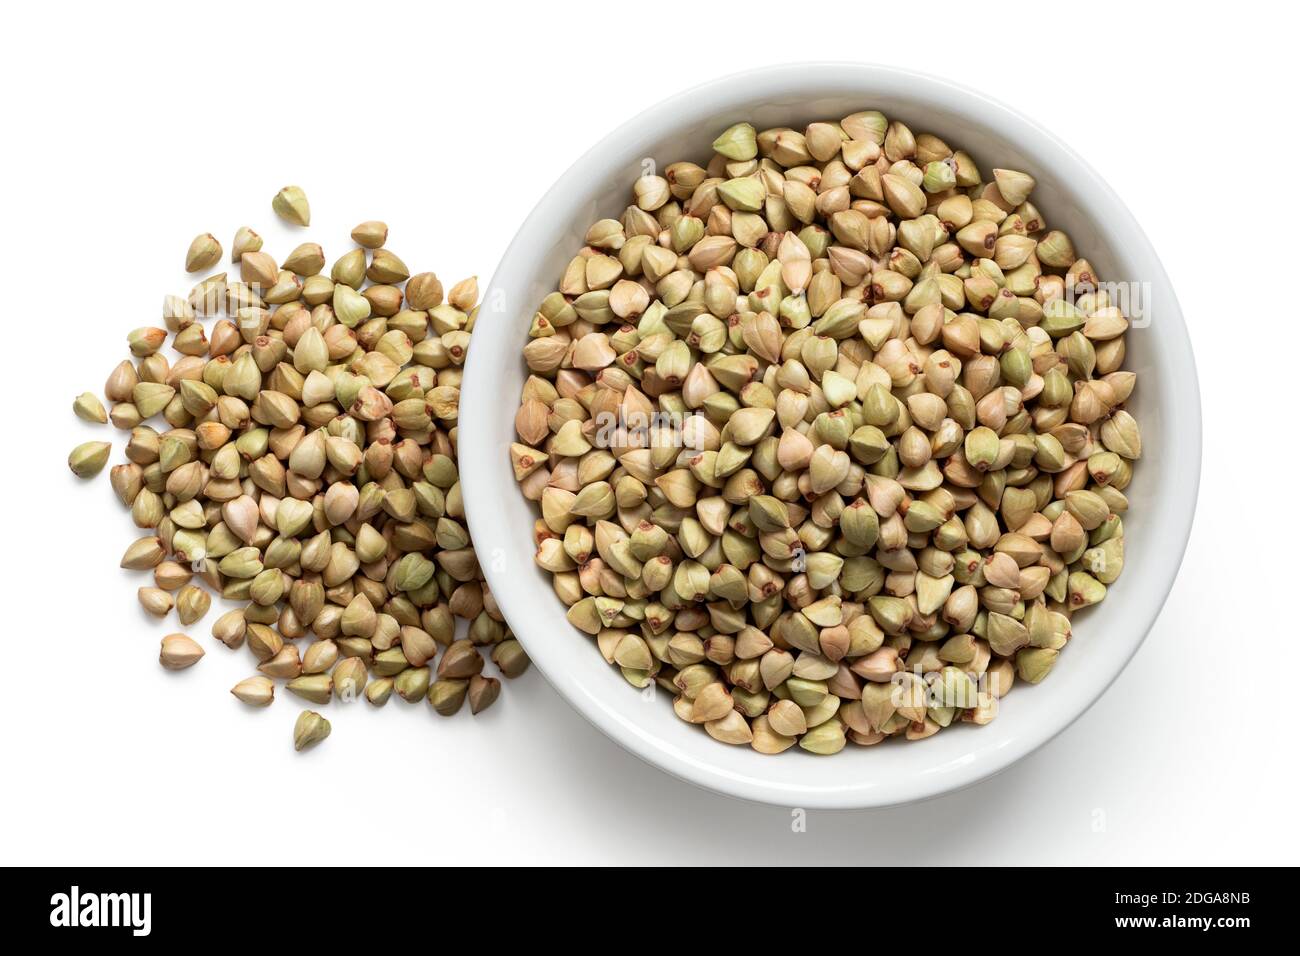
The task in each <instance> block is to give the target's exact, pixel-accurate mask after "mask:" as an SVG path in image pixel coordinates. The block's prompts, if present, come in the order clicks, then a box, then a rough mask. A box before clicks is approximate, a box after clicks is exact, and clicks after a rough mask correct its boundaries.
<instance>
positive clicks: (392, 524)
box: [68, 186, 528, 749]
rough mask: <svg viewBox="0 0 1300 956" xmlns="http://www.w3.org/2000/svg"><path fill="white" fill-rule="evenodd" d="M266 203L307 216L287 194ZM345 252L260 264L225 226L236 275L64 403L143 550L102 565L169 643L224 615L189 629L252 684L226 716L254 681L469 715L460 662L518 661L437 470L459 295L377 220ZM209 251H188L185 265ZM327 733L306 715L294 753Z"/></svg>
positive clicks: (252, 239)
mask: <svg viewBox="0 0 1300 956" xmlns="http://www.w3.org/2000/svg"><path fill="white" fill-rule="evenodd" d="M272 205H273V207H274V210H275V212H276V213H277V214H278V215H279V216H281V217H282V218H284V219H286V220H288V221H290V222H292V223H294V224H297V225H301V226H306V225H307V224H308V223H309V222H310V212H309V209H308V205H307V198H306V196H305V195H304V194H303V192H302V190H301V189H299V188H298V187H294V186H289V187H285V188H284V189H283V190H281V191H280V192H279V193H278V194H277V195H276V196H275V199H274V201H273V203H272ZM353 237H354V238H355V240H356V242H357V243H358V245H357V246H356V247H353V248H351V249H350V251H347V252H345V253H344V254H343V255H342V256H340V257H339V258H338V259H336V260H335V261H334V262H333V263H332V264H329V260H328V259H327V257H326V254H325V252H324V250H323V249H322V247H321V246H319V245H317V244H315V243H313V242H303V243H301V244H300V245H298V246H297V247H296V248H294V249H293V250H291V251H290V252H289V253H288V255H287V256H285V257H284V259H283V260H279V261H277V259H276V258H274V257H273V256H272V255H271V254H270V253H269V252H267V251H265V250H264V248H263V240H262V237H261V236H260V235H258V234H257V233H256V232H254V231H253V230H252V229H250V228H248V227H243V228H241V229H239V231H238V232H237V233H236V234H235V236H234V239H233V241H232V243H231V248H232V254H233V262H234V264H235V266H237V269H232V271H231V272H229V273H225V272H223V273H220V274H216V275H209V276H207V277H206V278H202V279H201V280H200V281H199V282H198V284H197V285H196V286H194V288H193V289H192V290H191V291H190V292H189V294H188V295H186V296H177V295H169V296H167V297H166V298H165V299H164V301H163V308H162V315H161V316H160V319H159V322H158V325H157V326H146V327H142V328H139V329H136V330H135V331H133V332H131V333H130V334H129V335H128V336H127V345H128V348H129V351H130V353H131V356H132V358H130V359H127V360H124V361H122V362H120V363H119V364H118V365H117V366H116V367H115V368H114V369H113V370H112V372H111V373H110V375H109V377H108V380H107V382H106V383H105V386H104V396H105V398H106V399H107V400H108V404H109V406H110V407H109V411H108V412H107V413H105V411H104V407H103V405H102V404H101V403H100V402H99V400H98V399H97V398H96V397H95V396H94V395H92V394H90V393H85V394H83V395H81V396H79V397H78V398H77V399H76V400H75V401H74V403H73V409H74V411H75V413H76V414H77V415H78V417H80V418H81V419H83V420H85V421H88V422H92V423H103V422H105V421H111V422H112V423H113V425H114V426H116V427H117V428H119V429H122V430H123V431H125V432H127V433H128V439H127V441H126V445H125V454H126V461H125V462H124V463H122V464H118V465H115V466H114V467H113V468H112V469H111V471H110V479H111V484H112V487H113V490H114V492H115V493H116V494H117V496H118V498H119V499H120V500H121V502H122V504H123V505H124V506H126V507H127V508H128V509H129V510H130V514H131V518H132V520H133V522H134V524H135V525H136V527H137V528H139V529H140V531H141V533H142V534H143V537H140V538H139V539H138V540H136V541H135V542H134V543H133V544H131V545H130V546H129V547H128V548H127V549H126V551H125V553H124V555H123V558H122V562H121V564H122V567H123V568H128V569H132V570H139V571H148V572H152V575H153V581H152V582H151V586H147V587H141V588H140V589H139V592H138V595H139V601H140V604H141V606H142V607H143V608H144V610H145V611H147V612H148V613H149V614H150V615H152V616H154V617H159V618H164V619H165V618H167V617H168V616H169V614H170V613H171V611H172V609H173V608H175V609H176V612H177V616H178V617H179V618H180V621H181V623H182V624H183V625H185V626H189V625H192V624H195V623H197V622H199V621H200V620H202V619H203V618H204V617H205V616H206V615H207V613H208V610H209V608H210V606H211V602H212V595H214V594H216V595H219V596H220V597H222V598H224V599H225V600H227V601H233V602H236V603H237V604H238V606H237V607H235V608H234V609H232V610H227V611H225V612H224V613H222V614H221V615H220V616H219V617H218V618H217V620H216V622H215V624H214V625H213V626H212V634H213V636H214V637H215V638H216V639H217V640H218V641H220V642H221V643H222V644H224V645H226V646H227V647H229V648H232V649H238V648H240V647H246V648H247V652H248V653H250V654H251V655H252V657H253V658H254V661H255V664H256V668H257V671H258V676H255V677H251V678H248V679H247V680H244V681H241V682H240V683H239V684H238V685H236V687H235V688H234V690H233V691H232V693H233V694H234V695H235V696H236V697H237V698H239V699H240V700H241V701H244V702H246V703H248V704H252V705H255V706H265V705H268V704H270V703H271V702H272V700H273V697H274V681H277V680H278V681H285V682H286V686H287V688H288V690H289V691H290V692H291V693H293V694H294V695H295V696H298V697H301V698H303V699H304V700H307V701H310V702H312V703H314V704H325V703H327V702H329V701H330V700H332V699H340V700H353V699H357V698H359V697H361V696H362V695H364V696H365V697H366V699H367V700H368V701H370V703H372V704H374V705H377V706H378V705H382V704H384V703H386V702H387V700H388V698H389V696H390V693H391V691H392V690H393V689H394V688H396V689H397V691H398V694H399V696H400V697H401V698H402V699H403V700H407V701H417V700H420V699H425V698H427V699H428V701H429V703H430V705H431V709H432V710H433V711H434V712H435V713H438V714H451V713H454V712H455V711H456V710H457V709H459V707H460V704H461V702H462V701H463V700H464V699H465V698H466V697H467V696H468V698H469V700H470V704H471V710H472V711H473V712H474V713H478V712H479V711H481V710H483V709H484V708H486V707H488V706H489V705H490V704H491V703H492V702H493V701H494V700H495V699H496V696H497V692H498V686H499V685H498V684H497V682H496V681H495V680H494V679H492V678H488V677H484V676H481V675H480V671H482V669H483V665H484V654H485V653H486V652H488V651H491V655H492V659H493V661H494V663H495V664H496V666H497V668H498V669H499V670H500V671H501V673H502V674H504V675H505V676H507V677H514V676H517V675H518V674H519V673H521V672H522V671H523V670H524V669H525V668H526V667H527V663H528V662H527V658H526V657H525V656H524V654H523V651H522V649H520V647H519V645H518V643H517V642H515V641H514V640H513V639H512V638H511V635H510V631H509V630H508V629H507V627H506V625H505V621H504V618H503V617H502V615H501V612H500V611H499V610H498V608H497V605H496V602H495V601H494V600H493V597H492V594H491V592H490V591H489V590H488V588H487V585H486V584H485V583H484V581H483V576H482V574H481V572H480V570H479V566H478V562H477V561H476V559H475V556H474V551H473V547H472V545H471V542H470V539H469V533H468V531H467V530H466V527H465V523H464V521H465V513H464V508H463V506H462V501H461V490H460V478H459V474H458V471H457V467H456V438H457V418H458V405H459V399H460V382H461V368H462V366H463V364H464V361H465V356H466V353H467V350H468V348H469V342H470V333H471V331H472V330H473V327H474V321H475V317H476V315H477V300H478V284H477V281H476V280H475V279H473V278H470V279H466V280H464V281H462V282H458V283H456V284H455V285H454V286H452V288H451V290H450V291H449V292H448V293H447V294H446V295H444V292H443V286H442V284H441V282H440V281H439V280H438V278H437V276H435V275H434V274H433V273H432V272H422V273H417V274H414V275H412V274H411V273H410V270H409V269H408V268H407V266H406V265H405V263H404V262H403V261H402V260H401V259H400V258H399V257H398V256H397V255H396V254H395V253H394V252H392V251H391V250H389V249H388V248H386V247H385V243H386V242H387V239H388V227H387V226H386V225H385V224H384V223H382V222H377V221H369V222H365V223H362V224H361V225H359V226H358V227H357V228H356V229H355V230H353ZM221 255H222V251H221V244H220V243H219V242H218V241H217V240H216V239H215V238H214V237H213V236H212V235H210V234H207V233H204V234H201V235H200V236H199V237H198V238H197V239H195V240H194V242H193V243H192V244H191V246H190V249H189V252H188V254H187V257H186V268H187V269H191V270H192V271H204V270H206V269H208V268H211V267H212V266H214V265H216V263H217V262H218V261H219V260H220V258H221ZM205 324H206V326H207V327H206V328H205ZM169 344H170V347H171V351H172V352H174V354H168V349H167V346H168V345H169ZM155 420H160V421H155ZM110 451H111V446H110V444H109V443H107V442H86V443H84V444H82V445H79V446H78V447H77V448H76V449H75V450H74V451H73V452H72V454H71V456H70V457H69V459H68V464H69V466H70V467H71V469H72V471H73V472H74V473H75V474H77V475H78V476H80V477H83V478H88V477H91V476H93V475H95V474H97V473H98V472H99V471H100V470H101V469H102V468H103V467H104V465H105V463H106V462H107V460H108V456H109V454H110ZM458 618H459V619H463V620H465V621H467V622H468V628H467V636H466V637H465V638H464V639H462V640H456V636H455V631H456V620H457V619H458ZM202 655H203V650H202V648H201V647H199V645H198V644H197V643H195V642H194V641H193V640H192V639H191V638H189V637H188V636H186V635H183V634H172V635H168V636H167V637H165V638H163V642H162V651H161V655H160V660H161V662H162V664H163V666H164V667H167V668H172V669H176V668H182V667H188V666H190V665H192V664H194V663H195V662H197V661H198V659H199V658H200V657H202ZM440 656H441V660H439V657H440ZM435 667H436V670H437V680H431V679H430V674H431V672H432V670H433V669H434V668H435ZM447 685H453V689H454V687H460V688H461V689H460V690H459V692H458V693H455V692H453V693H449V692H448V691H447ZM328 732H329V723H328V722H327V721H325V720H324V718H322V717H320V715H318V714H316V713H314V712H311V711H307V712H305V713H304V714H303V715H302V716H301V717H300V718H299V721H298V727H297V729H296V730H295V746H296V747H297V748H298V749H302V747H303V746H306V745H308V744H310V743H314V742H315V741H317V740H319V739H321V738H323V737H324V736H325V735H326V734H328Z"/></svg>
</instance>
